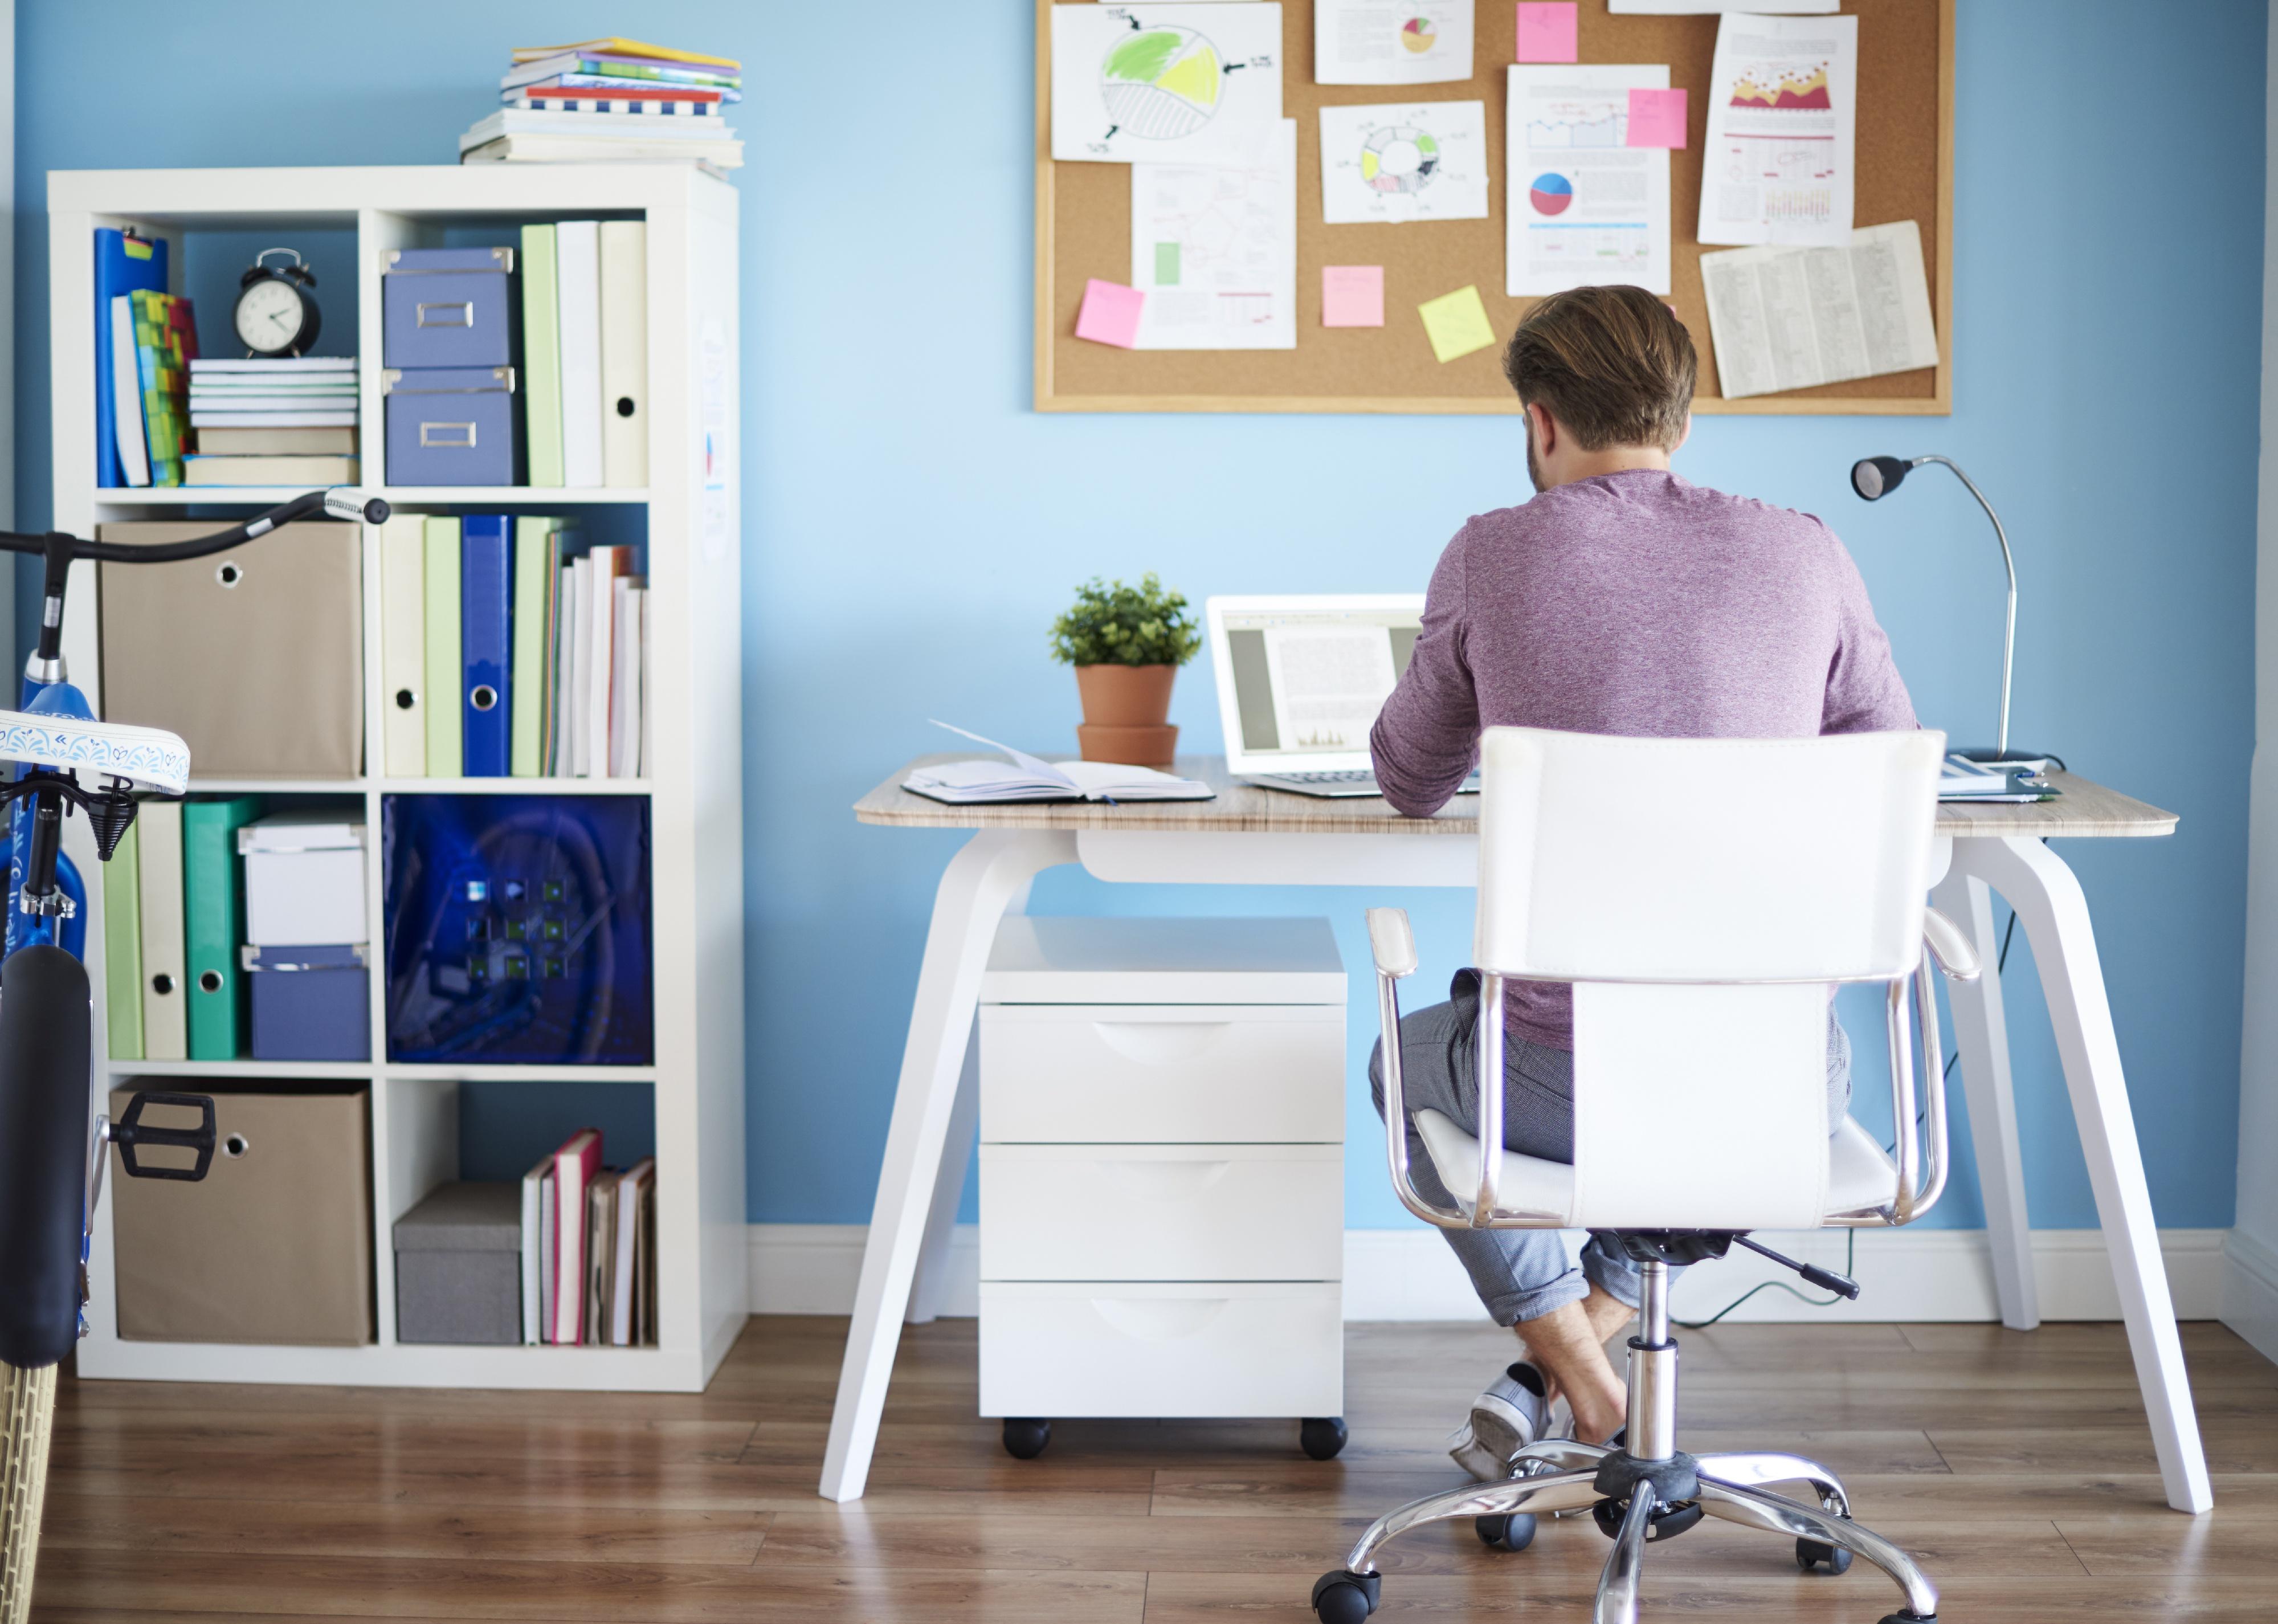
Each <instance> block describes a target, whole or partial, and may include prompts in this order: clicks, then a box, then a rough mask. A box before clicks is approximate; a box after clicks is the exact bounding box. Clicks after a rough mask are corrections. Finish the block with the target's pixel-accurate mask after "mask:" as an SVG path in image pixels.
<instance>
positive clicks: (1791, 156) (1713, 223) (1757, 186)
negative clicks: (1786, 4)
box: [1699, 15, 1859, 248]
mask: <svg viewBox="0 0 2278 1624" xmlns="http://www.w3.org/2000/svg"><path fill="white" fill-rule="evenodd" d="M1858 83H1859V19H1857V18H1856V17H1748V16H1739V15H1731V16H1726V17H1724V18H1723V19H1720V20H1719V21H1718V23H1717V25H1716V63H1715V65H1713V66H1712V67H1711V68H1710V70H1709V139H1708V140H1707V142H1704V143H1703V144H1702V148H1701V229H1700V232H1699V236H1700V239H1701V241H1703V242H1736V243H1742V244H1751V245H1753V244H1759V243H1780V244H1785V245H1787V246H1790V247H1795V248H1842V247H1845V246H1846V245H1847V244H1848V243H1849V242H1850V241H1851V214H1852V183H1853V164H1852V151H1853V144H1852V143H1853V134H1854V124H1855V122H1856V116H1857V111H1858V105H1859V103H1858Z"/></svg>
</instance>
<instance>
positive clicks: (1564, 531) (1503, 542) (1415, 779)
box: [1369, 469, 1915, 1049]
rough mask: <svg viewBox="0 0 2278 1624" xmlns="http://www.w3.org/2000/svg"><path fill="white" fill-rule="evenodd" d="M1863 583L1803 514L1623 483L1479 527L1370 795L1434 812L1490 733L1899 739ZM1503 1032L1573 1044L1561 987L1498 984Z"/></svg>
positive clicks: (1407, 681)
mask: <svg viewBox="0 0 2278 1624" xmlns="http://www.w3.org/2000/svg"><path fill="white" fill-rule="evenodd" d="M1914 725H1915V712H1914V706H1913V704H1912V703H1911V702H1910V701H1908V700H1907V689H1906V685H1905V684H1904V683H1903V682H1901V681H1900V679H1899V673H1898V668H1897V667H1896V666H1894V665H1892V663H1891V645H1890V640H1888V639H1887V638H1885V637H1884V635H1883V629H1882V627H1880V626H1878V625H1877V624H1875V612H1874V609H1872V608H1871V607H1870V606H1869V603H1868V601H1867V588H1866V585H1865V583H1864V582H1862V581H1861V580H1860V578H1859V571H1858V568H1857V566H1856V565H1854V563H1852V562H1851V555H1850V554H1848V553H1846V552H1845V551H1844V550H1843V544H1842V543H1841V542H1840V541H1838V540H1836V539H1835V536H1834V532H1831V531H1830V530H1829V529H1828V528H1827V526H1826V525H1823V524H1821V523H1820V522H1819V521H1818V520H1817V519H1816V518H1814V517H1811V516H1810V515H1809V514H1807V513H1796V512H1792V511H1790V510H1789V509H1785V508H1773V507H1768V506H1766V505H1765V504H1764V503H1762V502H1751V501H1748V500H1747V499H1746V498H1745V497H1739V496H1727V495H1725V494H1724V493H1722V492H1721V491H1711V490H1704V489H1702V488H1701V487H1700V486H1695V485H1689V484H1687V483H1686V481H1685V480H1683V479H1679V478H1678V476H1677V475H1675V474H1673V473H1666V472H1663V471H1659V470H1655V469H1632V470H1630V471H1625V472H1622V473H1613V474H1601V475H1599V476H1598V477H1597V478H1595V479H1583V480H1579V481H1578V482H1576V483H1575V484H1572V485H1563V486H1558V487H1557V488H1556V489H1555V490H1551V491H1546V492H1544V493H1543V494H1540V495H1539V496H1537V497H1535V498H1534V500H1533V501H1532V502H1527V503H1525V505H1523V506H1520V507H1516V508H1504V509H1500V510H1498V511H1496V512H1494V513H1483V514H1480V515H1479V517H1475V518H1473V519H1472V521H1471V522H1470V523H1468V524H1466V525H1464V528H1463V529H1462V530H1461V531H1459V532H1456V539H1455V540H1453V541H1451V542H1449V544H1448V550H1447V551H1446V552H1445V553H1443V554H1441V557H1440V566H1439V568H1438V569H1437V570H1435V571H1433V573H1432V586H1431V590H1430V594H1429V595H1428V597H1427V598H1426V601H1425V606H1424V630H1423V633H1422V635H1421V636H1419V637H1418V639H1417V641H1416V651H1415V654H1414V655H1413V657H1412V658H1411V659H1410V661H1409V663H1408V670H1407V671H1406V672H1405V673H1404V674H1403V676H1402V677H1401V678H1400V684H1399V686H1397V687H1396V688H1395V689H1394V690H1393V693H1392V697H1391V698H1390V699H1388V700H1387V701H1385V703H1384V710H1383V713H1382V714H1381V715H1380V716H1378V717H1377V720H1376V727H1375V730H1374V731H1373V732H1372V733H1371V734H1370V735H1369V747H1370V751H1371V753H1372V755H1374V757H1375V759H1376V776H1377V779H1378V781H1379V782H1380V784H1381V785H1383V786H1384V795H1385V799H1386V800H1387V801H1390V802H1391V803H1392V804H1393V805H1394V806H1395V807H1396V808H1399V809H1400V810H1401V811H1403V812H1404V813H1406V814H1408V815H1409V816H1411V817H1428V816H1430V815H1431V814H1432V813H1433V812H1435V811H1437V810H1438V809H1439V808H1441V806H1443V805H1444V804H1446V802H1447V801H1448V798H1449V796H1450V795H1452V794H1454V793H1455V792H1456V785H1459V784H1461V783H1462V782H1463V781H1464V775H1465V774H1467V773H1468V772H1470V771H1471V770H1472V767H1473V766H1474V765H1475V764H1477V762H1478V760H1479V732H1480V730H1481V729H1482V728H1488V727H1548V728H1558V729H1561V730H1563V731H1565V732H1579V733H1621V734H1626V735H1629V736H1631V737H1639V738H1659V739H1782V738H1804V737H1810V736H1812V735H1815V734H1819V733H1861V732H1877V731H1884V730H1895V729H1900V728H1910V727H1913V726H1914ZM1505 1009H1506V1013H1507V1015H1508V1027H1509V1030H1510V1031H1511V1032H1512V1033H1513V1034H1514V1035H1516V1036H1517V1037H1520V1038H1525V1039H1527V1040H1528V1041H1530V1042H1533V1043H1539V1044H1546V1045H1548V1046H1552V1047H1555V1048H1561V1049H1571V1048H1572V1047H1573V1046H1574V1036H1573V999H1572V995H1571V993H1570V992H1568V991H1567V989H1566V988H1565V987H1564V986H1563V985H1556V984H1548V983H1542V982H1513V983H1511V984H1510V989H1509V992H1508V994H1507V996H1506V1000H1505Z"/></svg>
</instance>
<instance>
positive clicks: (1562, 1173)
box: [1416, 1111, 1899, 1218]
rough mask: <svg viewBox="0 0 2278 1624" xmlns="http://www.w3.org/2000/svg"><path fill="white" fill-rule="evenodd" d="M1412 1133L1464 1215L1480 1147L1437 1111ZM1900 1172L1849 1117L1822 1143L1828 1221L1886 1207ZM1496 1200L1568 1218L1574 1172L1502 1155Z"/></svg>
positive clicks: (1422, 1115) (1421, 1118) (1422, 1116)
mask: <svg viewBox="0 0 2278 1624" xmlns="http://www.w3.org/2000/svg"><path fill="white" fill-rule="evenodd" d="M1416 1129H1417V1131H1418V1133H1420V1134H1422V1135H1423V1137H1424V1148H1425V1150H1426V1152H1427V1153H1429V1154H1430V1156H1431V1158H1432V1166H1433V1168H1435V1169H1437V1170H1438V1172H1439V1175H1440V1182H1441V1184H1445V1185H1447V1186H1448V1188H1449V1191H1451V1192H1452V1193H1453V1194H1454V1196H1455V1198H1456V1205H1457V1206H1459V1207H1462V1208H1463V1209H1464V1211H1465V1212H1469V1211H1470V1210H1471V1208H1472V1196H1474V1195H1476V1194H1477V1193H1478V1192H1479V1141H1478V1140H1477V1139H1475V1138H1472V1136H1471V1135H1470V1134H1468V1133H1465V1132H1464V1130H1462V1129H1461V1128H1459V1127H1457V1126H1456V1122H1455V1119H1454V1118H1452V1117H1450V1116H1448V1115H1444V1114H1442V1113H1441V1112H1438V1111H1418V1112H1417V1113H1416ZM1898 1187H1899V1169H1898V1167H1897V1165H1896V1164H1895V1163H1893V1162H1892V1160H1891V1159H1890V1157H1889V1156H1887V1155H1885V1154H1884V1152H1883V1147H1882V1146H1881V1145H1878V1144H1877V1143H1876V1142H1875V1139H1874V1137H1873V1136H1872V1135H1871V1134H1869V1132H1868V1131H1867V1130H1865V1129H1864V1128H1861V1126H1860V1125H1859V1124H1858V1122H1855V1121H1854V1120H1853V1119H1852V1118H1850V1117H1847V1116H1846V1117H1845V1118H1844V1119H1843V1125H1842V1127H1840V1128H1839V1129H1838V1130H1836V1132H1835V1136H1834V1137H1833V1138H1831V1139H1829V1140H1828V1142H1827V1215H1828V1216H1829V1217H1831V1218H1833V1217H1837V1216H1839V1215H1841V1214H1846V1213H1854V1212H1859V1211H1862V1210H1867V1209H1872V1208H1876V1207H1888V1206H1889V1205H1890V1204H1891V1202H1892V1199H1894V1198H1895V1197H1896V1195H1897V1193H1898ZM1497 1199H1499V1200H1500V1201H1501V1202H1502V1205H1503V1206H1504V1207H1507V1208H1513V1209H1524V1210H1525V1211H1527V1212H1533V1213H1555V1214H1562V1215H1563V1214H1571V1212H1572V1211H1573V1210H1574V1169H1573V1168H1571V1167H1570V1166H1569V1165H1568V1164H1566V1163H1565V1162H1563V1161H1544V1160H1542V1158H1540V1156H1522V1155H1520V1154H1519V1153H1517V1151H1505V1152H1504V1153H1502V1183H1501V1185H1500V1188H1499V1190H1498V1192H1497Z"/></svg>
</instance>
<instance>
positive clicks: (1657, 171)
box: [1503, 62, 1670, 298]
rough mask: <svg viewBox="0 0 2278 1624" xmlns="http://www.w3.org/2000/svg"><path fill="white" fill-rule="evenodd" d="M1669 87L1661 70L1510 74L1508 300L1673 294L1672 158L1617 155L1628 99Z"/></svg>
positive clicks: (1552, 68) (1657, 151)
mask: <svg viewBox="0 0 2278 1624" xmlns="http://www.w3.org/2000/svg"><path fill="white" fill-rule="evenodd" d="M1667 88H1669V65H1667V64H1666V63H1660V62H1656V63H1650V64H1640V65H1634V66H1613V65H1596V64H1593V65H1586V66H1578V65H1574V64H1572V63H1558V64H1555V65H1544V64H1539V63H1529V64H1525V65H1520V66H1516V67H1513V68H1512V69H1510V118H1509V120H1508V124H1507V126H1506V127H1507V128H1508V129H1509V130H1510V163H1509V165H1508V174H1507V177H1506V178H1507V180H1509V182H1510V194H1509V198H1508V201H1507V204H1506V207H1505V209H1504V211H1503V219H1504V222H1505V228H1504V249H1503V260H1504V269H1503V291H1504V292H1505V293H1507V294H1509V295H1511V296H1513V297H1514V298H1517V297H1520V296H1522V295H1529V294H1549V293H1557V292H1558V291H1560V290H1561V289H1562V288H1567V287H1594V286H1598V285H1600V284H1603V283H1609V282H1628V283H1632V284H1633V285H1635V286H1637V287H1642V288H1644V289H1645V290H1646V291H1647V293H1657V294H1665V293H1667V292H1669V291H1670V286H1669V150H1668V149H1667V148H1663V147H1631V146H1625V145H1624V144H1623V143H1624V142H1626V141H1627V140H1628V137H1629V107H1630V92H1631V91H1632V89H1637V90H1666V89H1667Z"/></svg>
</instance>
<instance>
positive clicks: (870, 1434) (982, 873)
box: [822, 829, 1076, 1500]
mask: <svg viewBox="0 0 2278 1624" xmlns="http://www.w3.org/2000/svg"><path fill="white" fill-rule="evenodd" d="M1075 860H1076V854H1075V837H1074V835H1073V834H1071V833H1068V832H1066V831H1045V830H993V829H984V830H982V831H979V832H978V833H976V834H975V836H974V837H973V839H971V840H969V841H967V843H966V844H965V846H964V847H963V848H962V849H961V850H959V853H958V854H957V855H956V856H955V857H953V858H952V859H951V860H950V863H949V867H948V869H946V870H945V871H944V873H943V875H942V877H941V886H940V889H939V890H937V891H936V892H935V893H934V901H933V923H932V924H931V925H930V926H929V928H928V929H927V931H926V947H925V960H924V962H923V965H922V966H921V969H919V971H918V993H917V998H916V1000H915V1001H914V1002H913V1005H912V1007H911V1009H910V1035H909V1040H908V1042H907V1044H906V1046H904V1048H903V1050H902V1073H901V1079H900V1081H899V1082H898V1084H896V1085H895V1090H894V1115H893V1122H892V1123H891V1126H890V1127H889V1128H888V1129H887V1130H886V1157H885V1162H884V1165H883V1167H882V1168H880V1170H879V1174H878V1199H877V1204H876V1206H875V1207H873V1208H872V1209H871V1213H870V1233H869V1238H868V1241H867V1242H866V1243H865V1245H864V1246H863V1250H862V1280H861V1283H860V1285H859V1286H858V1287H857V1288H856V1289H855V1292H854V1322H853V1325H852V1327H851V1328H850V1329H849V1330H848V1331H847V1335H846V1359H845V1363H844V1364H843V1365H841V1366H840V1367H839V1372H838V1398H837V1403H836V1404H835V1405H834V1406H832V1408H831V1412H830V1442H829V1446H828V1447H827V1448H826V1449H825V1450H824V1452H823V1456H822V1495H823V1498H826V1499H831V1500H853V1499H860V1498H861V1495H862V1486H863V1484H864V1482H866V1481H867V1480H868V1477H869V1475H870V1452H871V1450H872V1449H873V1448H874V1447H875V1445H876V1444H877V1441H878V1417H879V1415H880V1414H881V1413H883V1411H884V1409H885V1407H886V1383H887V1381H888V1379H889V1378H890V1377H891V1375H893V1368H894V1350H895V1349H896V1347H897V1346H898V1345H899V1344H900V1342H901V1331H902V1311H903V1309H904V1308H905V1307H906V1306H907V1305H908V1302H909V1296H910V1281H911V1278H912V1276H913V1275H914V1274H915V1272H916V1269H917V1261H918V1251H919V1248H920V1246H921V1244H922V1242H923V1240H924V1237H925V1226H926V1220H927V1218H928V1216H929V1214H930V1213H931V1211H932V1207H933V1191H934V1184H935V1180H936V1175H937V1174H938V1172H939V1170H940V1168H941V1161H942V1146H943V1145H944V1143H945V1141H946V1139H947V1138H948V1133H949V1122H950V1118H951V1117H952V1115H954V1114H955V1108H956V1104H957V1092H958V1086H957V1085H958V1078H959V1076H960V1074H961V1073H962V1072H963V1070H964V1068H965V1053H966V1045H967V1039H968V1038H969V1037H970V1036H971V1034H972V1031H973V1009H974V1005H975V1003H976V1002H977V1001H978V1000H979V998H980V995H981V973H982V970H983V969H986V968H987V966H988V962H989V947H990V943H991V942H992V941H994V940H995V939H996V935H997V925H998V921H999V920H1000V919H1002V918H1003V917H1004V915H1005V908H1006V906H1007V905H1008V904H1009V903H1010V902H1011V901H1012V900H1013V899H1014V898H1015V897H1017V896H1019V895H1020V894H1021V888H1022V887H1023V886H1025V885H1027V884H1028V880H1029V878H1030V877H1032V876H1034V875H1035V874H1036V872H1037V871H1038V870H1040V869H1049V868H1051V867H1053V866H1055V865H1056V864H1059V863H1064V862H1074V861H1075Z"/></svg>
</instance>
